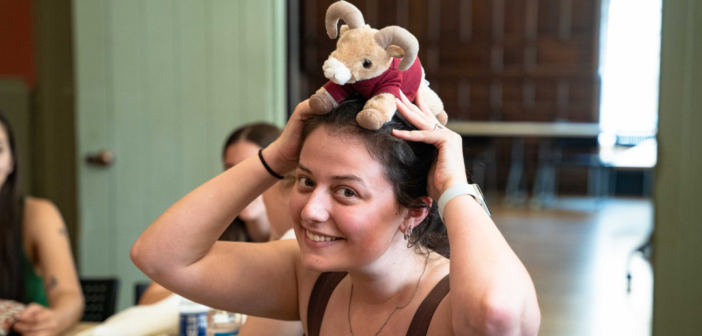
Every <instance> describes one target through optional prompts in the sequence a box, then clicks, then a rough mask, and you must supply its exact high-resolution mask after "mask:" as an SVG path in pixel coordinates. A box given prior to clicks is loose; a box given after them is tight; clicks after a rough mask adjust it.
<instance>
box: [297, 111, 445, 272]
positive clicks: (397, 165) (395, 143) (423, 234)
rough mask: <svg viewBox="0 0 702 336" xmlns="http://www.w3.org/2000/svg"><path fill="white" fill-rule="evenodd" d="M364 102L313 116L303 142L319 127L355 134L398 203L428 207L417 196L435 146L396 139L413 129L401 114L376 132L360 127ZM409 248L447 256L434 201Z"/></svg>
mask: <svg viewBox="0 0 702 336" xmlns="http://www.w3.org/2000/svg"><path fill="white" fill-rule="evenodd" d="M364 104H365V101H364V100H362V99H351V100H347V101H346V102H344V103H342V104H341V105H339V107H337V108H336V109H334V110H333V111H332V112H331V113H328V114H325V115H312V116H311V117H310V118H309V119H308V120H307V121H306V122H305V127H304V129H303V131H302V140H303V142H304V141H305V140H306V139H307V137H308V136H309V135H310V134H311V133H312V131H314V130H315V129H317V128H319V127H320V126H324V127H325V130H326V132H328V133H329V134H352V135H357V136H358V138H359V139H362V140H363V142H364V144H365V145H366V149H367V150H368V152H369V153H370V155H371V156H372V157H373V158H374V159H376V160H378V162H380V164H382V165H383V167H384V170H385V175H386V178H387V179H388V181H390V183H391V184H392V186H393V191H394V194H395V198H396V199H397V203H398V204H400V205H401V206H403V207H406V208H410V209H418V208H429V206H428V205H427V204H426V203H424V202H423V201H422V200H421V199H420V197H423V196H428V195H427V178H428V174H429V169H430V168H431V165H432V163H433V162H434V159H435V158H436V154H437V151H436V147H434V146H433V145H429V144H426V143H423V142H411V141H405V140H401V139H398V138H396V137H395V136H393V135H392V130H393V129H399V130H416V129H417V128H416V127H414V126H413V125H412V124H410V123H409V122H408V121H407V120H406V119H405V118H403V117H402V115H400V113H395V116H394V117H393V118H392V120H390V121H389V122H387V123H385V125H383V126H382V127H381V128H380V129H379V130H376V131H371V130H367V129H365V128H362V127H360V126H359V125H358V122H356V115H357V114H358V113H359V112H361V111H362V110H363V105H364ZM409 245H410V246H414V247H415V248H416V249H417V251H418V252H420V253H422V250H421V247H424V248H428V249H430V250H433V251H435V252H437V253H439V254H441V255H443V256H445V257H447V258H448V257H449V243H448V235H447V232H446V227H445V226H444V224H443V223H442V222H441V219H440V218H439V214H438V210H437V207H436V202H432V206H431V207H430V208H429V214H428V215H427V217H426V218H424V221H422V223H421V224H420V225H418V226H417V227H416V228H415V229H414V230H413V231H412V236H411V238H410V239H409Z"/></svg>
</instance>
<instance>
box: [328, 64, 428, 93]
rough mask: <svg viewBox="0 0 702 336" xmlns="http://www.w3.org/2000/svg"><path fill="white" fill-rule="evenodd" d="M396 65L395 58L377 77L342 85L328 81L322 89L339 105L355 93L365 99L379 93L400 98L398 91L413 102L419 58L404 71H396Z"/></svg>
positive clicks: (416, 86) (417, 77)
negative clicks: (390, 94)
mask: <svg viewBox="0 0 702 336" xmlns="http://www.w3.org/2000/svg"><path fill="white" fill-rule="evenodd" d="M398 64H400V59H399V58H395V59H393V61H392V63H391V64H390V68H389V69H387V70H385V72H383V73H382V74H380V76H378V77H375V78H371V79H366V80H363V81H358V82H356V83H353V84H344V85H339V84H336V83H334V82H332V81H329V82H327V84H324V88H325V89H326V90H327V92H329V94H330V95H331V96H332V98H334V100H336V102H337V103H339V104H341V103H343V102H344V100H346V99H347V98H349V97H351V96H353V95H354V94H356V93H358V94H360V95H361V96H363V97H364V98H366V99H370V98H371V97H374V96H377V95H379V94H381V93H392V94H393V95H394V96H395V97H397V98H400V90H402V92H403V93H404V94H405V96H407V99H409V100H410V101H414V97H415V96H416V95H417V91H419V84H420V83H421V81H422V65H421V63H419V58H417V59H416V60H415V61H414V64H412V66H410V67H409V69H407V70H406V71H400V70H398V69H397V66H398Z"/></svg>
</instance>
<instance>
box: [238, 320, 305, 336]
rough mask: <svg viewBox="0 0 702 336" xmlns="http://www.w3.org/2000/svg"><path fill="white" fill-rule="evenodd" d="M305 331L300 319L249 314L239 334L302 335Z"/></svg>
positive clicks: (252, 335)
mask: <svg viewBox="0 0 702 336" xmlns="http://www.w3.org/2000/svg"><path fill="white" fill-rule="evenodd" d="M304 333H305V331H304V330H303V329H302V322H300V321H281V320H272V319H266V318H262V317H255V316H249V317H248V318H247V319H246V323H245V324H244V326H243V327H241V329H240V330H239V336H300V335H303V334H304Z"/></svg>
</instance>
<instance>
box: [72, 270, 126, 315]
mask: <svg viewBox="0 0 702 336" xmlns="http://www.w3.org/2000/svg"><path fill="white" fill-rule="evenodd" d="M80 286H81V287H82V288H83V296H84V297H85V311H84V312H83V317H82V318H81V321H83V322H103V321H105V320H106V319H107V318H108V317H110V316H112V314H114V313H115V307H116V306H117V291H118V290H119V280H117V279H113V278H109V279H81V280H80Z"/></svg>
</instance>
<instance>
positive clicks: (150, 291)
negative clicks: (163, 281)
mask: <svg viewBox="0 0 702 336" xmlns="http://www.w3.org/2000/svg"><path fill="white" fill-rule="evenodd" d="M171 295H173V292H171V291H169V290H168V289H165V288H163V286H161V285H159V284H157V283H155V282H152V283H150V284H149V287H147V288H146V290H145V291H144V293H143V294H142V295H141V297H140V298H139V305H140V306H144V305H150V304H154V303H156V302H159V301H161V300H163V299H165V298H167V297H169V296H171Z"/></svg>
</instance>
